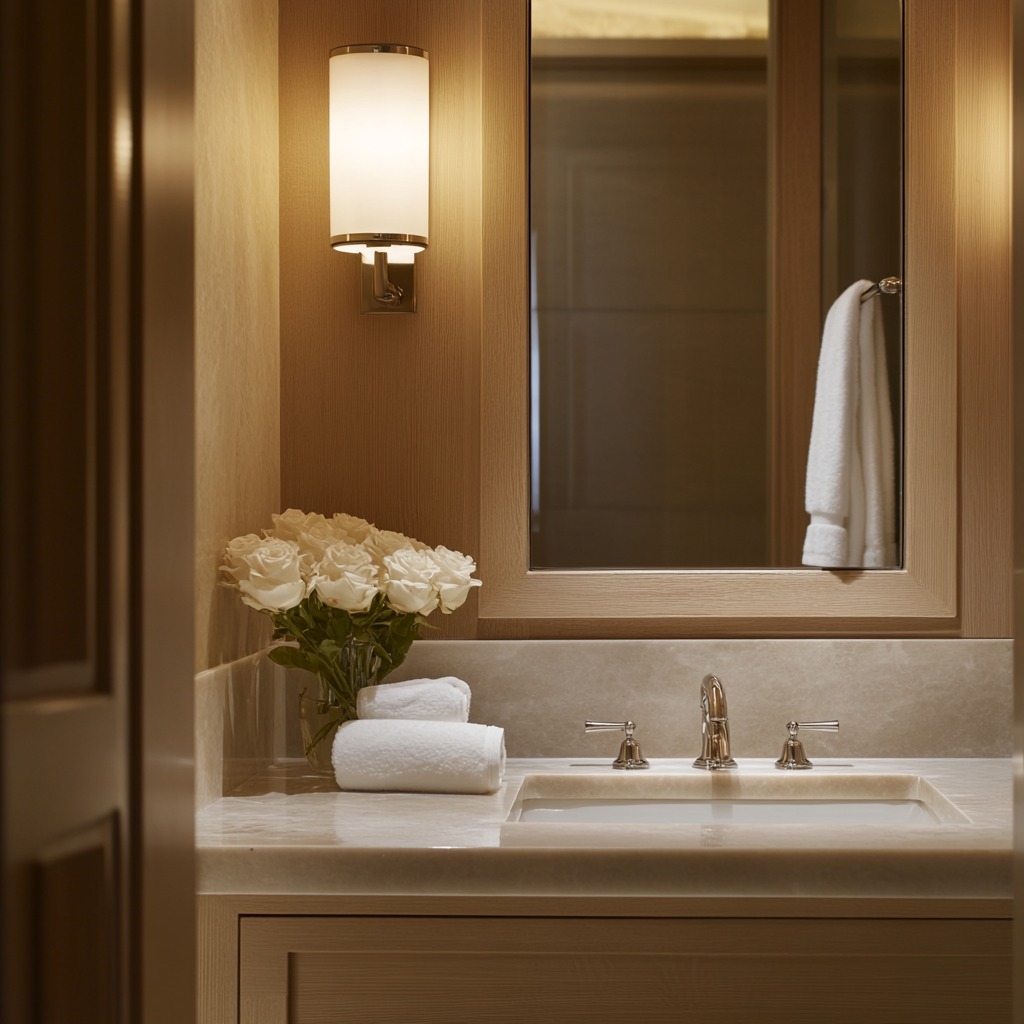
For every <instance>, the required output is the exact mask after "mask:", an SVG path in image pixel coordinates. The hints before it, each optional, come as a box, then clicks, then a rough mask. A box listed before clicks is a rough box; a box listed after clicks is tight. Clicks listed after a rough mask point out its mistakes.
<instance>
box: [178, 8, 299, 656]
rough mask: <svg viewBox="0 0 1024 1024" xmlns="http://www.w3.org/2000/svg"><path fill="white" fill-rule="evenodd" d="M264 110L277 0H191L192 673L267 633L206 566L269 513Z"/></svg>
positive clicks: (271, 183) (270, 124)
mask: <svg viewBox="0 0 1024 1024" xmlns="http://www.w3.org/2000/svg"><path fill="white" fill-rule="evenodd" d="M277 118H278V110H277V0H207V2H204V3H201V4H198V5H197V6H196V172H195V173H196V514H195V529H196V573H195V589H196V598H195V600H196V653H195V668H196V671H201V670H202V669H205V668H212V667H214V666H216V665H219V664H222V663H225V662H229V661H234V660H235V659H237V658H240V657H242V656H244V655H246V654H249V653H250V652H252V651H254V650H257V649H259V648H260V647H262V646H263V645H264V644H265V643H266V642H267V640H268V639H269V628H268V625H269V623H268V620H267V619H266V618H265V617H264V616H261V615H256V614H254V613H253V612H251V611H250V610H249V609H248V608H246V607H245V606H244V605H243V604H242V603H241V601H239V600H238V595H237V594H235V593H232V592H230V591H228V590H225V589H224V588H222V587H218V586H217V583H218V577H219V574H218V572H217V567H218V565H219V564H220V562H221V560H222V552H223V549H224V545H225V544H226V543H227V541H228V540H230V539H231V538H232V537H235V536H238V535H239V534H242V533H256V532H259V531H260V530H261V529H263V528H264V527H267V526H269V525H270V516H271V514H272V513H273V512H277V511H279V502H280V497H279V496H280V463H279V445H280V419H279V417H280V401H279V393H278V380H279V376H280V356H279V348H280V331H279V304H278V295H279V282H278V273H279V267H278V189H279V182H278V144H277Z"/></svg>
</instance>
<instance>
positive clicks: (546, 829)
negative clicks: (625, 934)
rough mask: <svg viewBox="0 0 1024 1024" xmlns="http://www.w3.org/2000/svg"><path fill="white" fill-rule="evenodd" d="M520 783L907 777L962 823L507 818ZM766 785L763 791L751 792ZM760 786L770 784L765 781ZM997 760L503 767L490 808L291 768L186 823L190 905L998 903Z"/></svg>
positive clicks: (1007, 880)
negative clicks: (366, 899) (202, 897)
mask: <svg viewBox="0 0 1024 1024" xmlns="http://www.w3.org/2000/svg"><path fill="white" fill-rule="evenodd" d="M528 775H561V776H563V777H564V776H580V777H584V779H585V780H586V779H588V778H590V777H593V776H602V775H603V776H613V777H615V778H616V779H617V780H622V781H623V782H625V783H627V784H628V783H629V782H630V778H631V777H634V778H636V777H639V776H644V777H645V783H644V784H645V785H648V786H650V785H652V784H655V785H656V784H657V783H656V782H653V783H652V781H650V780H655V779H656V778H657V777H664V778H665V780H666V784H669V782H668V780H669V778H670V777H673V776H693V777H697V778H698V779H699V780H701V781H698V782H696V783H695V784H696V785H700V786H705V787H707V789H708V791H709V792H711V790H712V787H716V789H715V790H714V791H715V792H716V793H721V792H722V791H723V787H736V786H738V785H742V786H746V787H756V786H758V785H764V784H771V785H778V784H779V783H778V781H777V780H779V779H780V778H781V779H783V780H786V779H788V780H791V782H792V784H793V785H794V787H796V786H799V785H801V784H803V782H804V780H806V779H808V778H809V777H811V776H812V775H813V776H814V778H815V779H817V780H823V779H824V778H825V777H829V776H832V777H835V778H837V779H838V778H839V777H849V776H860V777H862V778H864V777H870V776H883V775H916V776H919V777H921V778H923V779H925V780H927V782H928V783H930V784H931V786H933V787H934V788H935V789H936V790H938V792H939V793H941V794H942V795H943V796H944V797H946V798H947V799H948V800H949V801H951V802H952V803H953V804H955V805H956V807H957V808H958V809H959V810H960V811H961V812H962V814H963V815H964V816H965V817H966V819H967V820H960V821H956V822H948V823H936V824H934V825H927V826H914V827H909V826H905V825H825V826H809V825H799V826H786V825H737V824H724V825H723V824H713V825H709V824H699V825H697V824H694V825H619V824H601V825H592V824H575V823H574V824H553V823H546V822H542V823H533V822H512V823H510V822H509V821H508V816H509V812H510V810H511V809H512V808H513V806H514V805H515V801H516V797H517V795H518V794H519V791H520V789H521V788H522V786H523V780H524V778H525V777H526V776H528ZM762 780H763V781H762ZM769 780H770V781H769ZM1011 821H1012V769H1011V763H1010V761H1009V760H1008V759H988V758H948V759H913V760H910V759H908V760H896V759H891V760H887V759H872V760H853V759H842V760H839V759H835V760H828V759H815V768H814V769H813V772H793V773H781V772H777V771H775V769H774V767H773V762H772V761H771V760H769V759H751V760H743V761H741V762H740V766H739V768H738V769H737V770H736V771H735V772H728V773H708V772H702V771H699V770H697V769H694V768H693V767H692V766H691V764H690V762H689V761H682V760H670V759H659V760H657V761H656V762H652V766H651V769H650V771H648V772H642V773H640V772H636V773H633V772H630V773H626V772H613V771H612V770H611V768H610V767H609V765H608V762H607V760H590V759H585V758H574V759H510V760H509V762H508V765H507V770H506V773H505V781H504V783H503V785H502V787H501V789H500V790H499V791H498V792H497V793H494V794H492V795H489V796H448V795H437V794H412V793H405V794H403V793H343V792H340V791H339V790H338V789H337V787H336V785H335V783H334V781H333V779H330V778H325V777H323V776H315V775H312V774H310V773H309V771H308V770H307V769H306V768H305V765H304V764H303V763H298V762H288V763H285V764H281V765H278V766H273V767H270V768H267V769H265V770H264V771H263V772H262V773H260V774H259V775H257V776H254V777H253V778H252V779H250V780H249V781H248V782H247V783H245V784H244V785H243V786H241V787H239V789H238V790H236V791H235V794H234V795H232V796H230V797H224V798H221V799H219V800H217V801H215V802H213V803H212V804H210V805H208V806H207V807H204V808H203V809H202V810H201V811H200V812H199V814H198V817H197V847H198V881H199V891H200V892H202V893H249V894H257V893H286V894H318V893H323V894H328V893H338V894H406V895H524V896H525V895H567V896H568V895H573V896H578V895H588V896H589V895H609V896H612V895H615V896H628V895H643V896H686V895H693V896H697V895H699V896H814V897H854V896H856V897H904V898H956V899H968V898H984V899H1008V898H1009V897H1010V895H1011V851H1012V828H1011Z"/></svg>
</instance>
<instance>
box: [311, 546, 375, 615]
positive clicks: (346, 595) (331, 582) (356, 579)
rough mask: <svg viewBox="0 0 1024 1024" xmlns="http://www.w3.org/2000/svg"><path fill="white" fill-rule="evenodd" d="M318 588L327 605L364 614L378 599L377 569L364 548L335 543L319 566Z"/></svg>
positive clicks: (326, 552) (316, 585)
mask: <svg viewBox="0 0 1024 1024" xmlns="http://www.w3.org/2000/svg"><path fill="white" fill-rule="evenodd" d="M315 587H316V592H317V594H319V595H320V599H321V600H322V601H323V602H324V604H329V605H331V607H332V608H340V609H341V610H342V611H346V612H365V611H366V609H367V608H369V607H370V604H371V603H372V601H373V599H374V597H376V596H377V567H376V566H375V565H374V564H373V561H372V559H371V558H370V556H369V554H368V553H367V552H366V551H365V550H364V549H363V548H362V547H357V546H355V545H353V544H346V543H344V542H341V543H338V544H333V545H332V546H331V547H329V548H328V549H327V550H326V551H325V552H324V557H323V559H322V560H321V562H320V565H319V566H318V567H317V576H316V582H315Z"/></svg>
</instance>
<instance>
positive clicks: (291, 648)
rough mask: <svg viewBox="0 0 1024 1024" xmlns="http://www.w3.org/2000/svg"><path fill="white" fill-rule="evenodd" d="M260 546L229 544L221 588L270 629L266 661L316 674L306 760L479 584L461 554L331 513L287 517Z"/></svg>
mask: <svg viewBox="0 0 1024 1024" xmlns="http://www.w3.org/2000/svg"><path fill="white" fill-rule="evenodd" d="M272 519H273V522H274V525H273V527H272V528H271V529H270V530H265V531H264V534H263V536H262V537H260V536H258V535H257V534H254V533H250V534H246V535H245V536H242V537H236V538H235V539H234V540H232V541H231V542H230V543H229V544H228V546H227V548H226V550H225V560H224V564H223V565H222V566H221V570H222V572H223V573H224V574H225V577H226V579H225V582H226V584H227V585H228V586H230V587H233V588H235V589H236V590H238V592H239V596H240V597H241V599H242V600H243V601H244V602H245V603H246V604H247V605H249V607H251V608H255V609H256V610H257V611H260V612H263V613H265V614H267V615H269V616H270V619H271V621H272V622H273V624H274V632H273V639H274V641H275V642H276V643H275V645H274V646H273V647H272V648H271V649H270V652H269V657H270V658H271V660H272V661H274V662H276V663H277V664H278V665H284V666H287V667H289V668H300V669H304V670H305V671H307V672H311V673H313V674H314V675H316V676H317V677H318V678H319V680H320V692H319V695H318V696H317V698H316V703H317V712H318V714H319V715H320V716H321V721H320V723H319V724H318V726H317V727H316V728H315V729H314V730H312V731H309V732H307V733H306V737H305V741H306V754H307V756H308V757H310V760H311V762H312V761H313V760H314V751H315V748H316V747H317V746H318V745H319V744H320V743H321V742H322V741H323V740H324V739H325V738H327V737H328V736H330V735H332V734H333V732H334V730H335V729H336V728H337V726H338V725H340V724H341V722H344V721H347V720H348V719H352V718H356V717H357V713H356V694H357V693H358V692H359V690H360V689H361V688H362V687H363V686H368V685H372V684H373V683H376V682H380V681H381V680H382V679H383V678H384V677H385V676H386V675H387V674H388V673H389V672H391V671H392V670H393V669H396V668H397V667H398V666H399V665H400V664H401V663H402V661H403V660H404V659H405V656H406V654H408V653H409V648H410V647H411V646H412V643H413V641H414V640H416V639H417V637H418V636H419V627H420V626H421V625H423V624H424V623H426V622H427V616H428V615H430V613H431V612H433V611H434V610H436V609H437V608H440V609H441V611H442V613H449V612H453V611H454V610H455V609H456V608H458V607H460V606H461V605H462V604H463V603H464V602H465V600H466V598H467V597H468V596H469V592H470V590H471V589H472V588H473V587H478V586H480V581H479V580H476V579H473V578H472V574H473V573H474V572H475V571H476V564H475V563H474V562H473V559H472V558H470V557H468V556H467V555H464V554H462V553H461V552H459V551H450V550H449V549H448V548H446V547H443V546H438V547H436V548H431V547H428V546H427V545H426V544H423V543H422V542H421V541H418V540H414V539H413V538H412V537H406V536H405V535H404V534H401V533H395V532H393V531H391V530H378V529H377V528H376V527H375V526H373V525H372V524H371V523H368V522H367V521H366V520H365V519H359V518H357V517H356V516H350V515H345V514H343V513H337V514H335V515H334V516H332V517H331V518H330V519H328V518H326V517H325V516H322V515H319V514H318V513H315V512H308V513H307V512H301V511H299V510H298V509H294V508H290V509H288V510H287V511H286V512H283V513H282V514H280V515H275V516H272Z"/></svg>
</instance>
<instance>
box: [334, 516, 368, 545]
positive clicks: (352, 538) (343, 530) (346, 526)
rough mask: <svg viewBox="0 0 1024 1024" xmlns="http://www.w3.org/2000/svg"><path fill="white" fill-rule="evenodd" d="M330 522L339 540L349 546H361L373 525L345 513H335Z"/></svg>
mask: <svg viewBox="0 0 1024 1024" xmlns="http://www.w3.org/2000/svg"><path fill="white" fill-rule="evenodd" d="M332 521H333V523H334V526H335V529H336V530H337V533H338V538H339V540H343V541H346V542H347V543H349V544H362V543H363V541H364V540H366V538H367V537H369V536H370V533H371V531H372V530H373V525H372V524H371V523H368V522H367V521H366V520H365V519H360V518H359V516H350V515H349V514H348V513H346V512H335V513H334V515H333V517H332Z"/></svg>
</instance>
